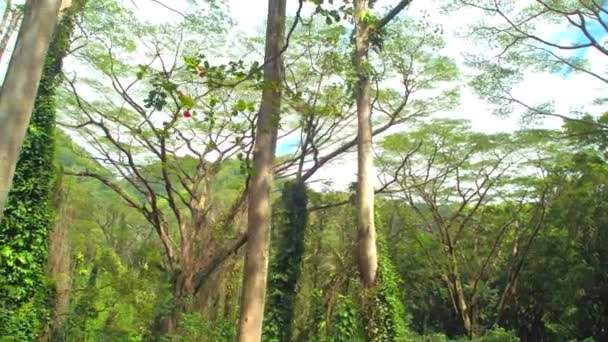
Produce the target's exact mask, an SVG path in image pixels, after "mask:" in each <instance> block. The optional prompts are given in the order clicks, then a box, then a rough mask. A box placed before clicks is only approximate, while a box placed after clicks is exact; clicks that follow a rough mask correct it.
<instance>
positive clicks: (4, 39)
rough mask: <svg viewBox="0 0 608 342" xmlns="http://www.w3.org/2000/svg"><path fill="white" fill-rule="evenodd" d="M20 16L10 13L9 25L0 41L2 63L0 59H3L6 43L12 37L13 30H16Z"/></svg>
mask: <svg viewBox="0 0 608 342" xmlns="http://www.w3.org/2000/svg"><path fill="white" fill-rule="evenodd" d="M21 16H22V15H21V13H17V12H15V11H12V16H11V18H10V23H9V24H8V26H7V27H6V32H3V35H2V40H0V61H2V57H4V53H5V52H6V48H7V47H8V42H9V41H10V40H11V37H12V36H13V33H14V32H15V30H17V26H18V25H19V21H20V20H21ZM3 20H4V19H3Z"/></svg>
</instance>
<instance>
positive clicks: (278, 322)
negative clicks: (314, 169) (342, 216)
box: [264, 180, 308, 341]
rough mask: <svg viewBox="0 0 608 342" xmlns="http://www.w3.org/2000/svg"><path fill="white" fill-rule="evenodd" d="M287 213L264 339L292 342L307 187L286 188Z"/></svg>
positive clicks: (271, 281)
mask: <svg viewBox="0 0 608 342" xmlns="http://www.w3.org/2000/svg"><path fill="white" fill-rule="evenodd" d="M281 203H282V206H283V208H282V209H283V213H282V214H281V219H280V221H281V223H280V225H281V226H280V227H279V228H277V229H280V231H279V234H278V236H279V239H280V240H279V241H278V243H277V245H276V246H277V251H276V254H275V256H274V257H273V261H272V263H271V266H270V274H271V276H270V279H269V280H268V293H269V295H268V301H267V303H266V314H265V316H264V322H265V323H264V339H265V340H272V341H275V340H276V341H291V338H292V329H293V327H292V323H293V318H294V310H295V303H296V287H297V285H298V282H299V280H300V275H301V272H302V262H303V256H304V243H305V241H304V236H305V232H306V224H307V219H308V211H307V205H308V198H307V194H306V185H305V184H304V183H303V182H302V181H300V180H296V181H294V182H288V183H286V184H285V185H284V188H283V195H282V196H281Z"/></svg>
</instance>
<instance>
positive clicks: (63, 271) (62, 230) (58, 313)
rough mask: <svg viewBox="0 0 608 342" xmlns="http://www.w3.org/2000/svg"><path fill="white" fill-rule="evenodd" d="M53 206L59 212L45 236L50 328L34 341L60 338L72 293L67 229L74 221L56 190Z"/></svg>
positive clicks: (61, 193)
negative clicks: (51, 298) (51, 301)
mask: <svg viewBox="0 0 608 342" xmlns="http://www.w3.org/2000/svg"><path fill="white" fill-rule="evenodd" d="M58 192H59V196H56V198H57V202H58V203H56V206H57V207H58V208H59V214H58V216H57V220H56V221H55V224H54V226H53V229H52V230H51V232H50V233H49V259H48V265H47V272H48V274H49V276H50V277H51V279H52V281H53V285H54V292H55V297H54V304H53V313H52V318H51V322H50V326H49V328H48V330H47V331H45V332H44V334H43V335H42V336H41V337H40V338H39V339H38V341H55V340H57V339H59V338H58V335H59V334H60V332H61V330H62V327H63V323H64V322H65V319H66V318H67V314H68V311H69V309H70V294H71V291H72V274H71V273H72V262H71V255H70V251H71V247H70V240H69V238H68V233H69V228H70V225H71V224H72V220H73V217H74V214H73V211H72V210H71V208H70V207H68V206H65V205H63V203H61V202H63V201H65V193H64V191H63V190H62V189H61V185H60V188H59V191H58Z"/></svg>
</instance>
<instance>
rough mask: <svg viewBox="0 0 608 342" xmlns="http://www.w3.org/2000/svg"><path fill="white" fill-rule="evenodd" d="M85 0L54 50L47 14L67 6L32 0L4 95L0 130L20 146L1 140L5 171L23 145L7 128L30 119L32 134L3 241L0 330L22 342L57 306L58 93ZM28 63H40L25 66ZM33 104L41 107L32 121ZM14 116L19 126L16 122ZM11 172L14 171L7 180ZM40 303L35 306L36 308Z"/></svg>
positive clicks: (0, 225) (1, 230)
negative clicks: (51, 255) (51, 267)
mask: <svg viewBox="0 0 608 342" xmlns="http://www.w3.org/2000/svg"><path fill="white" fill-rule="evenodd" d="M83 5H84V2H81V1H77V2H76V1H75V4H74V6H73V7H71V8H69V9H68V10H67V12H66V15H65V16H64V17H63V19H62V21H61V25H60V26H59V27H58V29H57V30H56V32H55V34H54V35H53V36H52V43H51V44H50V48H49V49H48V54H46V52H47V51H46V50H47V49H46V48H43V47H42V45H44V41H47V40H48V39H50V38H51V37H50V35H51V33H52V32H53V27H54V20H52V18H48V17H46V16H49V15H51V16H54V17H56V13H57V10H58V9H59V4H56V7H55V4H54V2H52V1H30V2H28V6H32V7H35V8H36V10H32V9H31V8H28V9H26V14H25V18H24V20H23V28H22V32H20V35H19V38H18V43H17V47H16V48H15V52H14V53H13V59H12V61H11V65H10V66H9V72H8V74H7V78H6V82H5V84H4V87H3V89H2V94H1V95H0V131H3V132H0V140H2V143H6V142H7V138H8V140H9V145H10V144H13V145H11V146H10V148H9V149H8V150H10V151H7V149H6V146H8V145H3V146H0V151H1V152H0V153H2V154H0V157H2V163H0V165H2V169H3V170H0V172H5V171H6V168H7V165H8V167H10V162H9V163H5V162H6V161H13V160H15V161H16V159H13V158H14V157H15V158H16V155H13V153H16V152H18V150H19V148H18V146H16V145H14V143H16V141H17V140H19V139H17V137H16V136H15V135H13V134H14V133H15V134H17V135H18V132H17V131H11V132H10V133H7V132H4V130H6V129H13V130H18V129H20V126H21V125H23V124H25V125H27V126H25V127H27V136H26V137H25V140H24V143H23V150H22V151H21V155H20V158H19V161H18V163H17V165H16V169H15V177H14V182H13V186H12V188H11V191H10V193H9V194H8V202H7V206H6V215H5V216H4V219H3V220H2V221H1V222H0V245H1V246H3V256H2V258H1V259H0V260H1V261H0V298H1V299H0V308H1V309H0V331H1V332H2V333H3V334H6V335H8V336H14V337H16V338H17V340H20V339H21V340H32V339H33V338H34V337H35V336H36V335H37V334H38V333H39V331H40V329H41V328H42V326H43V325H44V323H45V322H44V317H46V315H47V313H48V310H49V307H50V306H51V304H50V303H48V301H49V300H50V299H51V296H50V295H49V290H50V289H49V287H48V286H47V285H45V268H46V267H45V266H46V262H47V255H48V252H47V242H48V233H49V230H50V229H51V227H52V226H53V217H54V215H53V209H52V207H51V195H52V190H53V186H54V182H55V174H56V170H55V167H54V159H55V139H54V138H55V114H56V111H55V101H56V100H55V93H56V89H57V86H58V84H59V82H60V77H59V74H60V72H61V66H62V60H63V58H64V56H65V55H66V53H67V51H68V49H69V43H70V36H71V34H72V31H73V27H74V17H75V13H76V12H77V11H79V10H80V9H82V7H83ZM36 6H37V7H36ZM38 21H40V22H38ZM34 22H35V23H34ZM27 25H32V27H27ZM44 30H46V31H45V32H42V31H44ZM47 34H48V35H49V37H48V39H47V37H46V35H47ZM34 46H35V47H34ZM24 54H30V55H32V56H34V57H42V58H43V61H44V63H42V62H40V63H38V64H40V65H39V66H33V65H32V63H34V62H35V60H36V58H30V57H26V56H24ZM45 54H46V57H45ZM21 59H23V60H21ZM28 67H29V68H32V69H31V70H24V68H28ZM36 70H42V71H43V72H42V77H41V81H40V82H38V81H37V79H38V77H36ZM21 72H23V74H20V73H21ZM38 83H39V86H38V88H37V96H36V97H35V101H32V100H30V99H29V98H27V97H26V96H30V95H31V96H32V99H33V97H34V95H35V94H36V88H35V87H34V88H33V90H34V91H33V92H32V89H31V88H32V86H33V85H34V84H38ZM21 91H23V93H21ZM12 102H19V103H12ZM27 102H32V105H33V114H32V116H31V121H30V120H29V112H28V110H27V108H26V107H27V104H26V103H27ZM30 111H31V109H30ZM7 115H8V117H6V116H7ZM13 116H14V118H13ZM13 119H16V121H18V124H15V122H9V121H11V120H13ZM28 121H29V125H28ZM3 134H7V135H3ZM13 138H14V139H13ZM19 145H20V144H19ZM8 154H10V156H7V155H8ZM3 176H6V173H4V174H3V175H2V176H0V178H2V177H3ZM5 181H6V178H4V179H3V180H2V186H4V185H6V184H7V182H5ZM8 183H9V184H10V182H8ZM1 196H2V195H1V194H0V197H1ZM33 303H35V305H33V306H31V305H32V304H33Z"/></svg>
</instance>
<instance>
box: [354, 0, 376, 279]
mask: <svg viewBox="0 0 608 342" xmlns="http://www.w3.org/2000/svg"><path fill="white" fill-rule="evenodd" d="M366 13H368V0H355V12H354V15H355V30H356V32H355V61H354V62H355V72H356V73H357V88H356V92H357V94H356V96H357V118H358V125H359V126H358V127H359V130H358V137H359V139H358V142H357V158H358V164H359V165H358V166H359V173H358V176H357V180H358V182H357V186H358V188H357V199H358V201H357V206H358V222H359V227H358V249H359V250H358V264H359V272H360V276H361V281H362V283H363V286H364V287H366V288H372V287H374V286H375V284H376V272H377V270H378V252H377V247H376V227H375V225H374V165H373V145H372V144H373V142H372V122H371V102H370V92H371V86H370V78H369V62H368V51H369V32H370V28H369V26H368V24H367V22H366V19H367V18H366Z"/></svg>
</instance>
